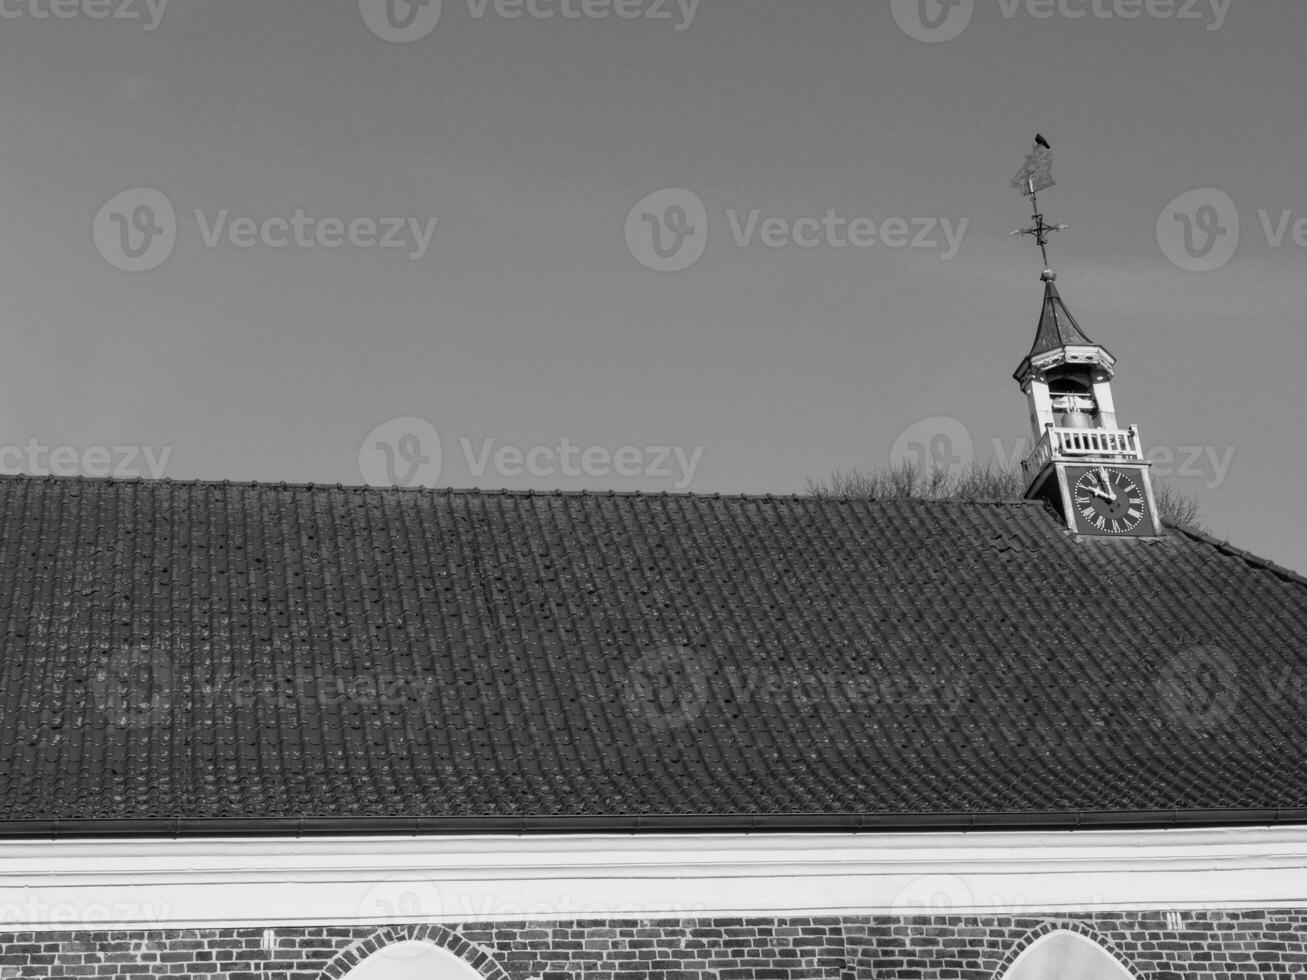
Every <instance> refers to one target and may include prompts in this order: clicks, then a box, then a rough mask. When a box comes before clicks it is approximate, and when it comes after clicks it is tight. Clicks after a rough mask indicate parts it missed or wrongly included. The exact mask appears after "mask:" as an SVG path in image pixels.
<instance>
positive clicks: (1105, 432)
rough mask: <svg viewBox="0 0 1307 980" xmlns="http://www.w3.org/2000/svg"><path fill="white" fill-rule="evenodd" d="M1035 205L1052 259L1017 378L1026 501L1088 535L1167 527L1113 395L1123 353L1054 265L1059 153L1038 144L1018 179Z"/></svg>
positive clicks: (1037, 230)
mask: <svg viewBox="0 0 1307 980" xmlns="http://www.w3.org/2000/svg"><path fill="white" fill-rule="evenodd" d="M1013 185H1014V186H1016V187H1018V188H1019V189H1021V190H1022V192H1023V193H1024V194H1025V195H1026V196H1028V197H1029V198H1030V200H1031V204H1032V205H1033V206H1034V212H1035V213H1034V224H1033V225H1032V226H1031V227H1029V228H1025V229H1022V230H1021V231H1018V232H1014V234H1018V235H1030V236H1031V237H1033V238H1034V239H1035V241H1036V242H1037V243H1038V244H1039V247H1040V250H1041V252H1042V254H1043V257H1044V265H1045V268H1044V272H1043V275H1042V276H1041V277H1040V278H1041V279H1042V280H1043V283H1044V304H1043V307H1042V308H1041V310H1040V316H1039V326H1038V328H1037V329H1036V332H1035V342H1034V344H1033V345H1032V346H1031V348H1030V353H1029V354H1027V355H1026V357H1025V358H1024V359H1023V360H1022V362H1021V364H1020V366H1019V367H1018V368H1017V370H1016V372H1015V374H1014V375H1013V377H1014V378H1015V379H1016V382H1017V384H1018V385H1020V386H1021V390H1022V392H1023V393H1024V394H1025V395H1026V399H1027V401H1028V402H1029V405H1030V424H1031V429H1032V432H1033V435H1034V447H1035V448H1034V451H1033V452H1032V453H1031V454H1030V456H1029V458H1027V459H1026V460H1025V461H1024V462H1023V463H1022V464H1021V465H1022V469H1023V471H1024V475H1025V479H1026V497H1027V499H1043V500H1047V501H1048V502H1049V503H1051V504H1052V505H1053V507H1054V508H1055V509H1056V510H1057V512H1058V513H1059V514H1061V515H1062V518H1063V519H1064V520H1065V521H1066V525H1067V529H1068V530H1070V531H1072V532H1074V533H1076V534H1082V535H1087V536H1109V537H1151V536H1155V535H1157V534H1159V533H1160V525H1159V522H1158V519H1157V504H1156V501H1155V500H1154V498H1153V488H1152V483H1151V481H1150V479H1149V468H1150V466H1151V464H1150V463H1149V462H1148V460H1146V459H1145V458H1144V454H1143V449H1142V446H1141V444H1140V441H1139V429H1138V427H1137V426H1131V427H1130V428H1128V429H1122V428H1121V427H1120V424H1119V423H1118V422H1117V417H1116V404H1115V402H1114V401H1113V399H1112V378H1113V377H1114V375H1115V372H1116V358H1114V357H1113V356H1112V354H1111V353H1110V352H1109V351H1108V350H1107V349H1106V348H1105V347H1101V346H1099V345H1098V344H1096V343H1094V342H1093V341H1092V340H1090V339H1089V337H1088V336H1087V335H1086V334H1085V332H1084V331H1083V330H1081V329H1080V325H1079V324H1078V323H1076V320H1075V317H1073V316H1072V315H1071V311H1070V310H1068V309H1067V307H1066V304H1065V303H1064V302H1063V301H1062V296H1061V294H1060V293H1059V292H1058V289H1057V274H1056V273H1054V272H1053V271H1052V270H1051V269H1049V268H1048V267H1047V266H1048V236H1049V234H1050V233H1052V232H1055V231H1061V230H1063V229H1064V228H1065V226H1064V225H1049V224H1047V223H1045V221H1044V215H1043V213H1042V212H1041V211H1040V210H1039V192H1040V191H1041V190H1046V189H1047V188H1049V187H1052V186H1053V177H1052V151H1051V148H1050V147H1049V146H1048V145H1047V142H1046V141H1044V140H1039V141H1037V142H1036V145H1035V148H1034V150H1033V152H1032V153H1031V155H1030V156H1029V157H1028V158H1027V159H1026V165H1025V167H1023V168H1022V171H1021V173H1019V174H1018V175H1017V177H1016V178H1015V179H1014V181H1013Z"/></svg>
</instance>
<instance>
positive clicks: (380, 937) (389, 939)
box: [318, 925, 509, 980]
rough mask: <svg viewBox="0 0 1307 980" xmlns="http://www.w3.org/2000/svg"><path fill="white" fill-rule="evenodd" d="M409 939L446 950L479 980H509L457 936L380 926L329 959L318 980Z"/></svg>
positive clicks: (334, 978) (440, 929)
mask: <svg viewBox="0 0 1307 980" xmlns="http://www.w3.org/2000/svg"><path fill="white" fill-rule="evenodd" d="M413 940H415V941H417V942H425V943H430V944H431V945H433V946H438V947H439V948H441V949H445V950H448V951H449V952H451V953H453V954H454V955H455V956H457V957H458V958H459V959H461V960H462V961H463V962H464V963H466V964H467V965H468V966H469V967H471V968H472V969H473V970H475V971H476V972H477V973H479V974H481V977H482V980H509V976H508V973H507V972H505V970H504V968H503V967H502V966H500V965H499V964H498V963H496V962H495V960H494V958H493V957H491V955H490V954H489V953H488V952H486V951H485V950H484V949H482V948H481V947H480V946H478V945H477V944H476V943H471V942H468V941H467V940H466V939H464V938H463V937H462V936H460V935H459V934H458V933H456V932H452V931H450V930H449V929H446V928H445V927H444V926H437V925H411V926H384V927H382V928H380V929H378V930H377V931H376V932H374V933H373V934H372V935H370V936H368V937H367V938H366V939H361V940H359V941H358V942H356V943H354V944H352V945H351V946H348V947H346V948H345V949H343V950H341V951H340V952H339V953H337V954H336V955H335V956H334V957H332V959H331V962H330V963H328V964H327V965H326V967H325V968H323V970H322V972H321V973H320V974H318V976H319V980H339V978H340V977H343V976H344V975H345V974H347V973H349V971H350V970H352V969H354V967H356V966H358V965H359V964H360V963H362V962H363V961H364V960H366V959H367V958H368V957H369V956H371V955H372V954H373V953H376V952H378V951H380V950H382V949H385V948H386V947H387V946H393V945H394V944H395V943H402V942H409V941H413Z"/></svg>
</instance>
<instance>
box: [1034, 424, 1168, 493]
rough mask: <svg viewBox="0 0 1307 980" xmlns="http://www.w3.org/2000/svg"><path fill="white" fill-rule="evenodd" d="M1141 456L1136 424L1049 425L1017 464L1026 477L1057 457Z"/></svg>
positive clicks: (1135, 457)
mask: <svg viewBox="0 0 1307 980" xmlns="http://www.w3.org/2000/svg"><path fill="white" fill-rule="evenodd" d="M1085 458H1094V459H1118V460H1119V459H1143V458H1144V454H1143V451H1142V450H1141V449H1140V448H1139V426H1137V425H1132V426H1130V428H1129V429H1059V428H1057V427H1056V426H1053V425H1050V426H1048V427H1047V428H1046V429H1045V430H1044V438H1042V439H1040V440H1039V445H1037V446H1036V447H1035V451H1034V452H1032V453H1031V454H1030V457H1029V458H1028V459H1027V460H1026V461H1025V462H1024V463H1022V464H1021V467H1022V469H1023V470H1025V475H1026V479H1027V480H1028V479H1030V478H1031V477H1033V476H1034V475H1035V474H1037V473H1038V472H1039V471H1040V470H1042V469H1043V468H1044V467H1045V466H1047V465H1048V464H1049V463H1051V462H1052V461H1053V460H1058V459H1085Z"/></svg>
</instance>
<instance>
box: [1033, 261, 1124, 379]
mask: <svg viewBox="0 0 1307 980" xmlns="http://www.w3.org/2000/svg"><path fill="white" fill-rule="evenodd" d="M1039 278H1040V279H1042V280H1043V282H1044V305H1043V306H1042V307H1041V308H1040V311H1039V326H1038V327H1037V328H1036V329H1035V342H1034V343H1033V344H1032V345H1031V346H1030V353H1029V354H1027V355H1026V356H1025V358H1024V359H1022V361H1021V366H1020V367H1018V368H1017V369H1016V371H1015V372H1013V374H1012V377H1013V378H1015V379H1016V381H1017V383H1018V384H1021V385H1024V384H1025V382H1026V378H1027V377H1028V375H1029V374H1030V371H1031V368H1032V366H1033V362H1035V361H1036V360H1038V361H1039V362H1040V363H1041V364H1042V365H1044V367H1049V366H1052V365H1053V364H1055V363H1058V362H1060V361H1062V360H1064V356H1061V355H1054V359H1053V360H1050V359H1049V358H1048V357H1046V356H1045V355H1048V354H1052V353H1053V352H1054V351H1061V350H1063V349H1064V348H1068V347H1080V348H1092V349H1093V352H1094V353H1093V354H1092V355H1090V356H1091V358H1092V360H1094V361H1095V362H1096V363H1098V364H1100V365H1101V366H1102V367H1104V368H1105V369H1106V370H1107V372H1108V374H1109V375H1110V374H1111V373H1112V368H1113V366H1114V365H1115V363H1116V358H1114V357H1113V356H1112V355H1111V353H1109V352H1108V351H1107V349H1106V348H1104V347H1102V346H1101V345H1099V344H1096V343H1094V342H1093V341H1092V340H1090V339H1089V335H1088V334H1086V333H1085V332H1084V331H1083V330H1081V329H1080V324H1079V323H1077V322H1076V318H1075V317H1074V316H1072V315H1071V311H1070V310H1068V309H1067V306H1066V303H1064V302H1063V301H1062V294H1061V293H1059V292H1058V291H1057V273H1055V272H1054V271H1053V270H1052V269H1045V270H1044V273H1043V275H1041V276H1040V277H1039Z"/></svg>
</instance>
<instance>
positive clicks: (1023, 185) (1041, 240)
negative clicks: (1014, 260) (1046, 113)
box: [1012, 133, 1067, 272]
mask: <svg viewBox="0 0 1307 980" xmlns="http://www.w3.org/2000/svg"><path fill="white" fill-rule="evenodd" d="M1055 184H1056V181H1054V180H1053V147H1052V146H1050V145H1049V143H1048V140H1046V139H1044V137H1043V136H1042V135H1040V134H1038V133H1036V134H1035V146H1034V148H1033V149H1032V150H1031V151H1030V155H1029V156H1027V157H1026V162H1025V165H1024V166H1022V168H1021V171H1020V172H1019V173H1018V174H1017V175H1016V176H1015V177H1013V178H1012V186H1013V187H1015V188H1016V189H1017V190H1019V191H1020V192H1021V193H1022V194H1024V195H1025V196H1026V197H1028V198H1030V204H1031V206H1032V207H1033V208H1034V210H1035V214H1034V217H1033V220H1034V222H1035V223H1034V224H1033V225H1031V226H1030V227H1029V228H1021V229H1019V230H1017V231H1014V232H1012V234H1013V235H1029V236H1031V237H1032V238H1033V239H1034V240H1035V241H1036V242H1037V243H1038V244H1039V251H1040V253H1041V254H1042V255H1043V256H1044V270H1045V272H1047V271H1048V270H1049V265H1048V236H1049V235H1050V234H1051V233H1052V232H1055V231H1064V230H1065V229H1066V227H1067V226H1066V225H1050V224H1048V223H1047V222H1046V221H1044V212H1042V211H1040V210H1039V192H1040V191H1044V190H1048V188H1050V187H1053V186H1055Z"/></svg>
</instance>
